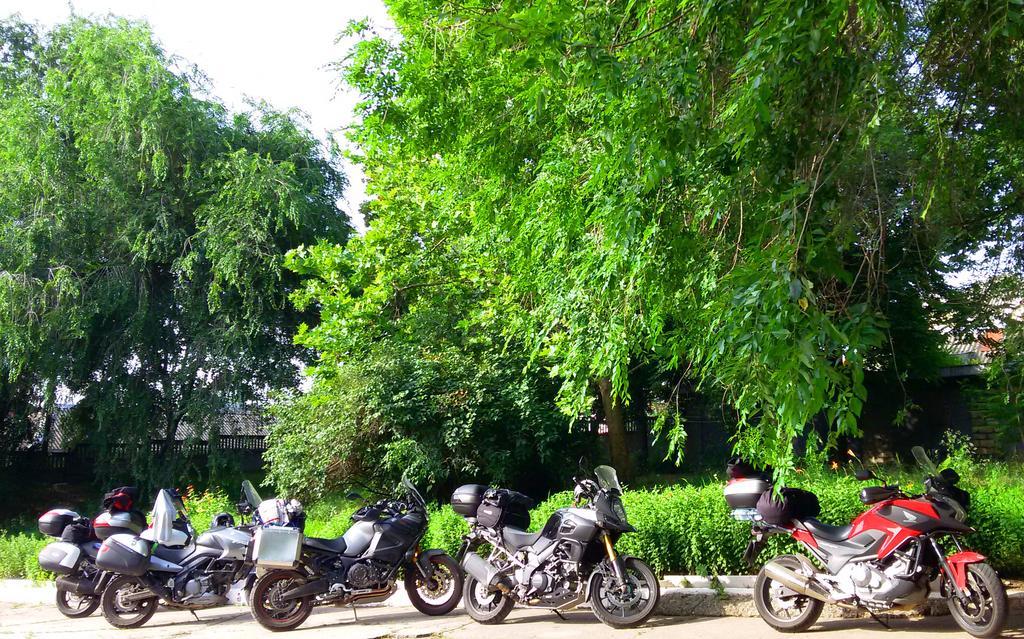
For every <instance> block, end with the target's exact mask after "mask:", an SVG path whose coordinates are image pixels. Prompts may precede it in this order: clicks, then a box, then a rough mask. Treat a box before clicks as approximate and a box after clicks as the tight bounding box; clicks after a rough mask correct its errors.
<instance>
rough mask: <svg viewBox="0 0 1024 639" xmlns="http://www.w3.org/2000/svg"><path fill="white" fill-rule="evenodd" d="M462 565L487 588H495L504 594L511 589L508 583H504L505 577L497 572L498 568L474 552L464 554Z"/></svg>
mask: <svg viewBox="0 0 1024 639" xmlns="http://www.w3.org/2000/svg"><path fill="white" fill-rule="evenodd" d="M462 567H463V568H464V569H465V571H466V572H468V573H469V574H470V575H472V576H473V578H474V579H476V580H477V581H479V582H480V583H482V584H484V585H485V586H487V588H497V589H498V590H500V591H501V592H502V593H505V594H508V593H509V591H510V590H511V588H509V586H508V584H507V583H505V579H504V578H503V577H502V576H501V575H500V574H499V573H498V570H497V569H496V568H495V567H494V566H492V565H491V564H489V563H487V561H486V560H484V558H483V557H481V556H480V555H478V554H476V553H473V552H470V553H466V556H465V557H463V559H462Z"/></svg>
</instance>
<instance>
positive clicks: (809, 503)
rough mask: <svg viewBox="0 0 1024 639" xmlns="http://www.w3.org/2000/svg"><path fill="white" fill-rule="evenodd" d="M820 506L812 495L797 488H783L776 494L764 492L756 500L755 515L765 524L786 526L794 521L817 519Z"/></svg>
mask: <svg viewBox="0 0 1024 639" xmlns="http://www.w3.org/2000/svg"><path fill="white" fill-rule="evenodd" d="M820 512H821V505H820V504H819V503H818V497H817V495H815V494H814V493H812V492H810V491H806V490H801V489H799V488H783V489H782V490H781V491H779V494H776V493H775V491H773V490H766V491H764V494H763V495H761V498H760V499H758V500H757V514H759V515H761V519H762V520H764V522H765V523H768V524H773V525H775V526H786V525H788V524H789V523H790V522H792V521H793V520H794V519H807V518H809V517H817V516H818V513H820Z"/></svg>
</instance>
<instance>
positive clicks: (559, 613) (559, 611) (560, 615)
mask: <svg viewBox="0 0 1024 639" xmlns="http://www.w3.org/2000/svg"><path fill="white" fill-rule="evenodd" d="M551 612H553V613H555V614H556V615H558V618H559V619H561V620H562V621H566V619H565V615H563V614H562V611H561V610H556V609H554V608H552V609H551Z"/></svg>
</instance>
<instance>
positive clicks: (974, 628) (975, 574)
mask: <svg viewBox="0 0 1024 639" xmlns="http://www.w3.org/2000/svg"><path fill="white" fill-rule="evenodd" d="M946 589H947V590H948V591H950V592H949V600H948V602H949V612H950V614H951V615H953V619H956V622H957V624H958V625H959V626H960V627H961V628H963V629H964V631H965V632H967V633H968V634H970V635H971V636H974V637H979V638H981V639H987V638H988V637H996V636H998V635H999V633H1000V632H1002V630H1003V625H1004V624H1005V623H1006V609H1007V604H1006V588H1005V587H1004V586H1003V582H1002V581H1000V579H999V575H997V574H996V571H995V570H993V568H992V566H989V565H988V564H986V563H977V564H969V565H968V566H967V584H966V587H965V588H964V591H965V593H966V595H967V596H966V597H965V598H964V600H963V601H961V600H960V599H958V598H957V597H956V595H954V594H953V593H952V592H951V591H952V588H951V587H950V586H949V584H947V585H946Z"/></svg>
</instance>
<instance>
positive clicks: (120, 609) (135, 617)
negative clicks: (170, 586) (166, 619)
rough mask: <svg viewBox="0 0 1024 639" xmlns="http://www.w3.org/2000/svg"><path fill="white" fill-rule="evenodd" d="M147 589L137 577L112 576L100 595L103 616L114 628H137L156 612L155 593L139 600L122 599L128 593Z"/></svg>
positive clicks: (156, 601)
mask: <svg viewBox="0 0 1024 639" xmlns="http://www.w3.org/2000/svg"><path fill="white" fill-rule="evenodd" d="M146 590H148V588H146V586H145V585H143V583H142V582H141V581H139V578H138V577H129V576H128V575H118V576H117V577H114V578H113V579H112V580H111V581H110V583H109V584H107V588H106V589H105V590H104V591H103V595H102V596H101V597H100V605H101V606H103V618H104V619H106V620H107V623H109V624H110V625H111V626H114V627H115V628H138V627H139V626H141V625H143V624H144V623H146V622H147V621H149V620H150V618H152V617H153V613H155V612H156V607H157V604H158V603H159V599H158V598H157V596H156V595H153V596H152V597H147V598H146V599H142V600H141V601H132V602H126V601H124V597H125V596H127V595H130V594H138V593H142V592H143V591H146Z"/></svg>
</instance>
